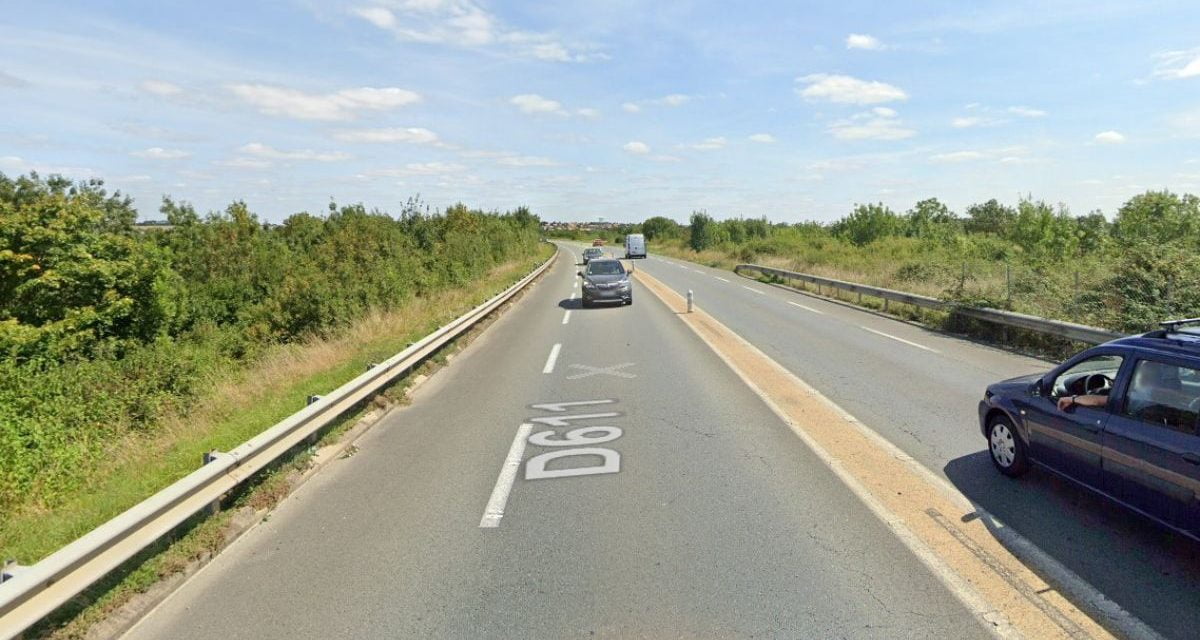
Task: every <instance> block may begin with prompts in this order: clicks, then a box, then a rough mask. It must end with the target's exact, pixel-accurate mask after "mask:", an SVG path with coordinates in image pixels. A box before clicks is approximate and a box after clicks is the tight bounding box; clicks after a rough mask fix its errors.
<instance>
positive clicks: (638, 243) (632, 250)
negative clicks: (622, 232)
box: [625, 233, 646, 260]
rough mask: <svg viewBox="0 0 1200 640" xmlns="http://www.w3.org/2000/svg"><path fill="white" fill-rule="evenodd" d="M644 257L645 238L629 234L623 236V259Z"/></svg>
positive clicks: (638, 234)
mask: <svg viewBox="0 0 1200 640" xmlns="http://www.w3.org/2000/svg"><path fill="white" fill-rule="evenodd" d="M645 257H646V236H643V235H642V234H640V233H631V234H629V235H627V236H625V259H626V260H628V259H630V258H645Z"/></svg>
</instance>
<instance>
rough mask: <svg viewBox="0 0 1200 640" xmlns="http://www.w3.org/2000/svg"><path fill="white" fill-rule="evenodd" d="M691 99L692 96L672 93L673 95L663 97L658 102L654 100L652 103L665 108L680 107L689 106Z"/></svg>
mask: <svg viewBox="0 0 1200 640" xmlns="http://www.w3.org/2000/svg"><path fill="white" fill-rule="evenodd" d="M691 99H692V97H691V96H688V95H684V94H682V93H672V94H671V95H667V96H663V97H661V98H659V99H657V100H653V101H652V102H653V103H654V104H657V105H661V106H664V107H679V106H683V105H685V104H687V103H688V102H690V101H691Z"/></svg>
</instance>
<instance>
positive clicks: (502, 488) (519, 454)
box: [479, 422, 533, 529]
mask: <svg viewBox="0 0 1200 640" xmlns="http://www.w3.org/2000/svg"><path fill="white" fill-rule="evenodd" d="M530 431H533V425H531V424H529V423H528V422H526V423H524V424H522V425H521V426H520V427H519V428H518V429H517V437H515V438H513V442H512V446H511V447H509V449H508V457H506V458H504V465H503V466H501V467H500V477H499V478H496V486H495V488H493V489H492V497H491V498H489V499H488V503H487V507H485V508H484V510H483V518H482V519H481V520H480V521H479V526H480V527H482V528H485V529H492V528H495V527H498V526H500V518H503V517H504V506H505V505H507V504H508V493H509V492H510V491H512V486H513V481H514V480H516V479H517V470H518V469H520V468H521V458H523V457H525V441H526V439H527V438H529V432H530Z"/></svg>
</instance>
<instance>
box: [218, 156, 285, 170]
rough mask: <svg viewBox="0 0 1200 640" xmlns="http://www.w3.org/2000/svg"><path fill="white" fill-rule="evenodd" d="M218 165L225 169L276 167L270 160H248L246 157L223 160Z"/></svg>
mask: <svg viewBox="0 0 1200 640" xmlns="http://www.w3.org/2000/svg"><path fill="white" fill-rule="evenodd" d="M217 164H219V165H221V166H224V167H232V168H234V169H269V168H271V167H272V166H274V165H275V163H273V162H271V161H270V160H265V159H263V158H247V157H245V156H238V157H236V158H230V159H229V160H223V161H221V162H218V163H217Z"/></svg>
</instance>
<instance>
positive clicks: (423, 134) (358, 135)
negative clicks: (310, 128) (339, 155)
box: [333, 127, 444, 146]
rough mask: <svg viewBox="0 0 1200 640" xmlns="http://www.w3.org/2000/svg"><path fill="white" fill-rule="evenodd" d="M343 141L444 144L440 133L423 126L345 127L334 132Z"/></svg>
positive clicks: (335, 136)
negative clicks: (440, 138)
mask: <svg viewBox="0 0 1200 640" xmlns="http://www.w3.org/2000/svg"><path fill="white" fill-rule="evenodd" d="M333 137H334V138H337V139H338V140H341V141H342V142H402V143H406V144H429V145H435V146H443V144H444V143H442V142H441V140H439V139H438V135H437V134H436V133H434V132H432V131H430V130H429V129H423V128H421V127H387V128H383V129H345V130H342V131H338V132H337V133H335V134H333Z"/></svg>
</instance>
